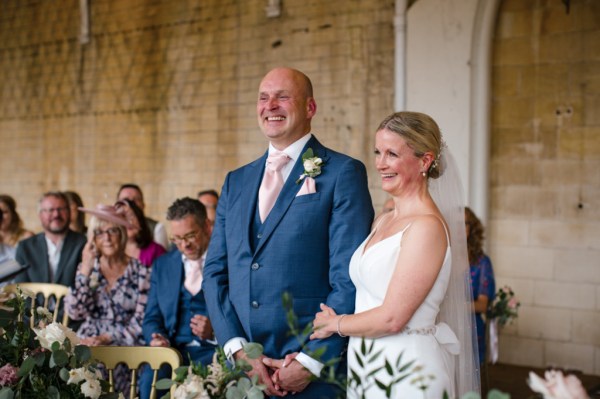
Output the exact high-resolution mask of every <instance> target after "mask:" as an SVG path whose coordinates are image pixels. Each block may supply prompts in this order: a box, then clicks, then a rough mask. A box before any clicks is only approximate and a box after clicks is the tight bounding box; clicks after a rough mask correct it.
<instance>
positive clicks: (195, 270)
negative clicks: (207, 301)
mask: <svg viewBox="0 0 600 399" xmlns="http://www.w3.org/2000/svg"><path fill="white" fill-rule="evenodd" d="M188 263H189V264H190V266H192V267H191V268H190V270H189V272H188V273H187V275H186V276H185V281H184V282H183V286H184V287H185V289H186V290H188V291H189V292H190V293H191V294H192V295H196V294H197V293H198V292H200V288H201V287H202V265H201V264H200V260H190V259H188Z"/></svg>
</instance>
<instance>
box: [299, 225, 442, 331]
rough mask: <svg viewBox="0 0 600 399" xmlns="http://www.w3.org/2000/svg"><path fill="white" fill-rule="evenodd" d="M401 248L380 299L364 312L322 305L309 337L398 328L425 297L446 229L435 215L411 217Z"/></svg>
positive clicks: (439, 261)
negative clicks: (337, 310)
mask: <svg viewBox="0 0 600 399" xmlns="http://www.w3.org/2000/svg"><path fill="white" fill-rule="evenodd" d="M401 244H402V250H401V251H400V254H399V256H398V260H397V263H396V265H395V270H394V274H393V275H392V278H391V280H390V284H389V287H388V290H387V292H386V294H385V298H384V301H383V303H382V304H381V305H380V306H378V307H375V308H373V309H370V310H368V311H365V312H361V313H357V314H353V315H337V314H336V313H335V311H334V310H333V309H331V308H329V307H327V306H326V305H322V307H321V309H322V311H321V312H319V313H317V315H316V317H315V320H314V322H313V326H314V332H313V334H312V335H311V337H310V338H311V339H315V338H326V337H328V336H330V335H332V334H335V333H339V334H340V335H343V336H358V337H369V338H376V337H381V336H386V335H391V334H395V333H398V332H400V331H401V330H402V329H403V328H404V326H406V323H408V321H409V320H410V319H411V317H412V316H413V314H414V313H415V311H416V310H417V309H418V308H419V306H420V305H421V304H422V303H423V301H424V300H425V297H426V296H427V294H428V293H429V291H430V290H431V287H433V284H434V282H435V280H436V278H437V276H438V274H439V271H440V269H441V267H442V263H443V261H444V257H445V255H446V246H447V239H446V232H445V230H444V227H443V225H442V224H441V222H440V220H439V219H437V218H436V217H435V216H426V217H420V218H418V219H416V220H415V221H413V223H412V224H411V226H410V227H409V228H408V230H407V231H406V232H405V233H404V235H403V237H402V242H401Z"/></svg>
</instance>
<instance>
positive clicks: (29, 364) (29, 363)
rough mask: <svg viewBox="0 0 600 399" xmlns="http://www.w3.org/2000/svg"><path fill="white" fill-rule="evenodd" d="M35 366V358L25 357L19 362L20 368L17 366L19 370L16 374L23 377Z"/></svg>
mask: <svg viewBox="0 0 600 399" xmlns="http://www.w3.org/2000/svg"><path fill="white" fill-rule="evenodd" d="M34 367H35V360H34V359H33V357H31V356H30V357H28V358H27V359H25V360H24V361H23V363H22V364H21V368H19V372H18V373H17V376H19V377H23V376H26V375H28V374H29V373H31V370H33V368H34Z"/></svg>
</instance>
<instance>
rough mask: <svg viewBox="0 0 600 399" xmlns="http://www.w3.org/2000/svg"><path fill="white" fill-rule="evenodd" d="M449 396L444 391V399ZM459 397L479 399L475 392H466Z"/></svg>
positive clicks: (479, 396)
mask: <svg viewBox="0 0 600 399" xmlns="http://www.w3.org/2000/svg"><path fill="white" fill-rule="evenodd" d="M446 398H449V396H448V392H446V391H444V399H446ZM460 399H481V395H479V394H478V393H476V392H467V393H466V394H464V395H463V396H461V398H460Z"/></svg>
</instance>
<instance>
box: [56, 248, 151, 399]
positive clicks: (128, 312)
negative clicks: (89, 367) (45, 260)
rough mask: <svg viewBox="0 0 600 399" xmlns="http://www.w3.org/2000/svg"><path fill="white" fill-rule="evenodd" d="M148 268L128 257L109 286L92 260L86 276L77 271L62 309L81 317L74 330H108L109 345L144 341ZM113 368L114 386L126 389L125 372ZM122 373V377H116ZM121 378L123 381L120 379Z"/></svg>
mask: <svg viewBox="0 0 600 399" xmlns="http://www.w3.org/2000/svg"><path fill="white" fill-rule="evenodd" d="M151 270H152V269H150V268H147V267H145V266H143V265H142V264H141V263H140V261H138V260H137V259H134V258H130V260H129V264H128V265H127V268H126V269H125V272H124V273H123V275H122V276H121V277H119V278H118V279H117V281H116V282H115V284H114V285H113V286H112V287H109V286H108V281H107V280H106V279H105V278H104V276H103V275H102V273H101V272H100V262H99V261H98V260H96V261H95V263H94V267H93V269H92V271H91V273H90V275H89V276H84V275H83V274H81V273H77V275H76V276H75V287H72V288H71V290H70V292H69V295H67V297H66V298H65V309H66V311H67V312H68V314H69V318H71V319H72V320H83V323H82V324H81V326H80V327H79V328H78V330H77V335H78V336H79V337H81V338H86V337H93V336H97V335H102V334H108V335H109V336H110V337H111V338H112V343H111V345H118V346H135V345H144V338H143V335H142V321H143V318H144V312H145V309H146V302H147V300H148V290H149V289H150V273H151ZM124 373H126V370H125V368H123V371H121V370H115V385H116V387H115V388H116V390H119V391H121V389H126V385H127V383H128V381H127V374H124ZM119 375H123V377H124V378H119ZM123 380H124V381H123Z"/></svg>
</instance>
